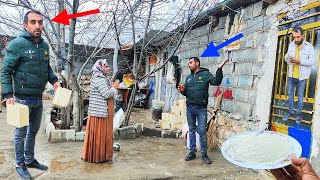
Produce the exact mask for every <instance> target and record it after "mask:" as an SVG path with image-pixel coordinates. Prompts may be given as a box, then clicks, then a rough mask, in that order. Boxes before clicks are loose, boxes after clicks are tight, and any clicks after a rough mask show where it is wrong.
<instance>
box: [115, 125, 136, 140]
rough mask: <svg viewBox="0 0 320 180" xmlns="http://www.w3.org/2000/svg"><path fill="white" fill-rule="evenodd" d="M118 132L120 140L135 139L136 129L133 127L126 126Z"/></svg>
mask: <svg viewBox="0 0 320 180" xmlns="http://www.w3.org/2000/svg"><path fill="white" fill-rule="evenodd" d="M118 130H119V135H120V138H121V139H133V138H135V137H136V129H135V128H134V126H126V127H123V128H119V129H118Z"/></svg>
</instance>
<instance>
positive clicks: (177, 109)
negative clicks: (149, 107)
mask: <svg viewBox="0 0 320 180" xmlns="http://www.w3.org/2000/svg"><path fill="white" fill-rule="evenodd" d="M171 114H174V115H180V107H179V106H171Z"/></svg>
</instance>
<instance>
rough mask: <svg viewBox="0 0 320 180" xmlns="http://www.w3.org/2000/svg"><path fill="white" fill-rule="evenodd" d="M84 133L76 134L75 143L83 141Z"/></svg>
mask: <svg viewBox="0 0 320 180" xmlns="http://www.w3.org/2000/svg"><path fill="white" fill-rule="evenodd" d="M85 136H86V132H84V131H83V132H76V141H84V138H85Z"/></svg>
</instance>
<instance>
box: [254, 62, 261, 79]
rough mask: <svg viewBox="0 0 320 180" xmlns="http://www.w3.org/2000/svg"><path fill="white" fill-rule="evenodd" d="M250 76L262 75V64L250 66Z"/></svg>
mask: <svg viewBox="0 0 320 180" xmlns="http://www.w3.org/2000/svg"><path fill="white" fill-rule="evenodd" d="M252 75H257V76H262V75H263V62H256V63H253V64H252Z"/></svg>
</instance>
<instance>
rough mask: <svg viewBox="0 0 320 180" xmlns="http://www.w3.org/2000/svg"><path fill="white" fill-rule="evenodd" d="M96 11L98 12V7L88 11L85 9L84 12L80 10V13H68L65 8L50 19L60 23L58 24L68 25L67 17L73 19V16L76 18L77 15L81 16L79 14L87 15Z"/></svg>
mask: <svg viewBox="0 0 320 180" xmlns="http://www.w3.org/2000/svg"><path fill="white" fill-rule="evenodd" d="M97 13H100V10H99V9H94V10H90V11H85V12H80V13H76V14H70V15H68V12H67V10H66V9H64V10H63V11H61V12H60V13H59V14H58V15H57V16H56V17H54V18H53V19H52V21H54V22H57V23H60V24H65V25H70V22H69V19H73V18H77V17H81V16H87V15H90V14H97Z"/></svg>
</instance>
